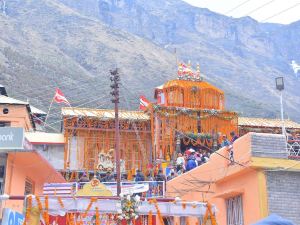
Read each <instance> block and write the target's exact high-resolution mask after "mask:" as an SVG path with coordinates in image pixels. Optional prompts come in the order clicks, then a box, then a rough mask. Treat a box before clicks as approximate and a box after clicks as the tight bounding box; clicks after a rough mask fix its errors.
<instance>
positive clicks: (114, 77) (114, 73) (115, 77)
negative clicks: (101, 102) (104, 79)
mask: <svg viewBox="0 0 300 225" xmlns="http://www.w3.org/2000/svg"><path fill="white" fill-rule="evenodd" d="M110 74H111V78H110V80H111V81H112V85H111V88H112V92H111V95H112V96H113V99H112V102H113V103H114V104H115V162H116V174H117V196H120V193H121V169H120V130H119V81H120V75H119V72H118V68H116V69H115V70H111V71H110Z"/></svg>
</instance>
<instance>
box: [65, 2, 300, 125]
mask: <svg viewBox="0 0 300 225" xmlns="http://www.w3.org/2000/svg"><path fill="white" fill-rule="evenodd" d="M60 2H62V3H64V4H65V5H67V6H69V7H71V8H73V9H75V10H77V11H78V12H80V13H81V14H84V15H86V16H89V17H93V18H95V19H97V20H99V21H101V22H104V23H106V24H107V25H109V26H110V27H113V28H118V29H122V30H124V31H127V32H130V33H132V34H135V35H138V36H140V37H143V38H145V39H147V40H150V41H152V42H153V43H155V44H158V45H159V46H161V47H163V48H165V49H167V50H169V51H170V52H171V53H173V52H174V49H176V52H177V56H178V58H179V59H181V60H184V61H185V62H187V61H188V60H191V61H192V62H193V63H194V64H196V63H197V62H199V63H200V66H201V71H202V72H203V73H204V74H206V75H207V78H206V79H208V80H209V81H211V82H212V83H214V84H215V85H217V86H219V87H220V88H222V89H224V90H225V92H226V93H227V95H228V98H227V100H228V101H227V105H228V107H229V108H230V109H233V110H237V111H239V112H243V114H244V115H251V116H271V117H279V100H278V93H277V92H276V90H275V81H274V78H275V77H278V76H283V77H284V78H285V84H286V86H285V87H286V89H285V91H284V100H285V109H286V110H285V111H286V116H289V117H291V118H293V119H296V120H298V121H299V119H300V115H299V110H298V108H299V104H300V98H298V91H297V90H299V88H300V83H299V80H298V78H297V77H296V76H295V74H294V73H293V70H292V68H291V66H290V63H291V62H292V60H295V61H298V62H300V51H299V50H300V39H299V36H300V21H299V22H295V23H292V24H290V25H280V24H269V23H258V22H257V21H255V20H254V19H252V18H250V17H243V18H240V19H235V18H230V17H227V16H224V15H220V14H217V13H214V12H211V11H209V10H208V9H203V8H197V7H193V6H191V5H189V4H187V3H185V2H183V1H181V0H152V1H147V0H88V1H86V0H77V1H74V0H60Z"/></svg>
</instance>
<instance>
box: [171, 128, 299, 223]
mask: <svg viewBox="0 0 300 225" xmlns="http://www.w3.org/2000/svg"><path fill="white" fill-rule="evenodd" d="M286 146H287V145H286V140H285V137H284V136H283V135H278V134H262V133H248V134H246V135H244V136H243V137H241V138H239V139H238V140H236V141H235V143H234V144H233V152H234V162H231V161H230V160H229V153H228V149H227V148H226V147H224V148H222V149H220V150H218V151H217V152H215V153H213V154H212V155H211V157H210V160H209V161H208V162H207V163H205V164H203V165H201V166H199V167H197V168H195V169H193V170H191V171H189V172H187V173H185V174H183V175H181V176H178V177H176V178H174V179H173V180H171V181H169V182H168V183H167V194H168V196H173V197H174V196H180V197H181V198H182V199H184V200H187V201H189V200H202V201H208V202H209V203H211V204H214V205H216V207H217V209H218V210H217V213H216V218H217V221H218V223H219V224H224V225H226V224H227V225H229V224H247V225H248V224H252V223H254V222H256V221H258V220H259V219H261V218H264V217H266V216H267V215H269V214H272V213H276V214H279V215H280V216H283V217H285V218H287V219H290V220H292V221H293V222H294V223H295V224H300V223H299V221H300V214H299V208H300V201H299V199H300V192H299V191H297V190H298V187H299V185H300V163H299V161H296V160H291V159H289V158H288V156H289V155H288V151H287V147H286Z"/></svg>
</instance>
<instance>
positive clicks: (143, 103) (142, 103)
mask: <svg viewBox="0 0 300 225" xmlns="http://www.w3.org/2000/svg"><path fill="white" fill-rule="evenodd" d="M149 104H150V101H149V100H148V99H147V98H146V97H145V96H140V110H143V111H145V110H146V109H147V107H148V106H149Z"/></svg>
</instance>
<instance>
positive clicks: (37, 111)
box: [30, 105, 47, 115]
mask: <svg viewBox="0 0 300 225" xmlns="http://www.w3.org/2000/svg"><path fill="white" fill-rule="evenodd" d="M30 110H31V113H32V114H45V115H46V114H47V113H46V112H44V111H42V110H40V109H38V108H36V107H34V106H32V105H30Z"/></svg>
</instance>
